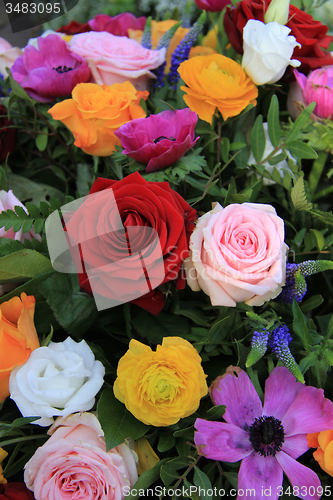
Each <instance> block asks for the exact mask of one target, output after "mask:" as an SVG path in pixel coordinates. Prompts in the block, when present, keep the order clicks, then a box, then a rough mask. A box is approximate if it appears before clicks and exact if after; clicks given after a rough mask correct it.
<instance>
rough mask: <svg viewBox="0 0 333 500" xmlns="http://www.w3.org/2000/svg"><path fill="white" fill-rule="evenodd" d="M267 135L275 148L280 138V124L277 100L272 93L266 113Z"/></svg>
mask: <svg viewBox="0 0 333 500" xmlns="http://www.w3.org/2000/svg"><path fill="white" fill-rule="evenodd" d="M267 124H268V135H269V139H270V141H271V143H272V144H273V146H274V147H275V148H276V147H277V146H278V145H279V142H280V140H281V126H280V120H279V100H278V98H277V97H276V95H275V94H274V95H273V96H272V99H271V103H270V106H269V110H268V115H267Z"/></svg>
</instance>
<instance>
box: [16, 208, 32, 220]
mask: <svg viewBox="0 0 333 500" xmlns="http://www.w3.org/2000/svg"><path fill="white" fill-rule="evenodd" d="M14 210H15V213H16V214H17V215H18V216H19V217H20V218H21V219H28V217H29V216H28V214H27V212H26V211H25V210H24V208H23V207H20V206H19V205H17V206H15V207H14Z"/></svg>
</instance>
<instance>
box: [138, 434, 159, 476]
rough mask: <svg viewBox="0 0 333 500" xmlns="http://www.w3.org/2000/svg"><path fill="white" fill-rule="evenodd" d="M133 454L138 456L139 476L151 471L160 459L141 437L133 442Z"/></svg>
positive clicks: (146, 440)
mask: <svg viewBox="0 0 333 500" xmlns="http://www.w3.org/2000/svg"><path fill="white" fill-rule="evenodd" d="M135 453H136V454H137V455H138V458H139V462H138V465H137V468H138V474H139V476H141V474H143V473H144V472H146V470H149V469H152V468H153V467H154V465H156V464H157V463H158V462H159V461H160V459H159V458H158V456H157V455H156V453H155V452H154V450H153V448H152V447H151V446H150V444H149V441H148V439H146V438H145V437H142V438H140V439H137V440H136V441H135Z"/></svg>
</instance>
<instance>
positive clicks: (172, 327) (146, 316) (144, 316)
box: [132, 309, 190, 344]
mask: <svg viewBox="0 0 333 500" xmlns="http://www.w3.org/2000/svg"><path fill="white" fill-rule="evenodd" d="M132 324H133V326H134V328H135V329H136V330H137V331H138V332H139V333H140V335H142V337H144V338H148V339H149V340H150V341H151V342H154V343H156V344H161V343H162V340H163V337H184V336H185V337H186V334H187V333H189V330H190V327H189V323H188V321H187V319H186V318H184V317H182V316H174V315H171V314H169V313H166V312H161V314H159V315H158V316H153V315H152V314H150V313H148V312H147V311H144V310H143V309H141V310H140V311H139V313H138V314H137V315H136V316H135V317H134V318H133V319H132Z"/></svg>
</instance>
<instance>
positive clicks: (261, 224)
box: [184, 203, 288, 307]
mask: <svg viewBox="0 0 333 500" xmlns="http://www.w3.org/2000/svg"><path fill="white" fill-rule="evenodd" d="M287 248H288V247H287V245H286V244H285V243H284V222H283V220H282V219H280V217H278V216H277V215H276V212H275V209H274V208H273V207H272V206H270V205H262V204H258V203H243V204H242V205H238V204H233V205H228V206H227V207H226V208H222V207H221V205H219V203H216V204H215V207H214V209H213V210H212V211H211V212H208V213H206V214H205V215H203V216H202V217H200V219H199V220H198V222H197V225H196V228H195V230H194V231H193V233H192V235H191V239H190V250H191V251H190V257H189V258H188V259H186V261H185V262H184V267H185V271H186V278H187V283H188V285H189V286H190V287H191V288H192V290H194V291H199V290H200V289H202V290H203V291H204V292H205V293H206V294H207V295H209V296H210V299H211V302H212V304H213V305H214V306H228V307H234V306H236V303H237V302H246V303H247V304H249V305H251V306H261V305H262V304H263V303H264V302H266V301H267V300H270V299H273V298H275V297H276V296H277V295H278V294H279V293H280V292H281V287H282V285H283V284H284V281H285V269H286V251H287Z"/></svg>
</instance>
